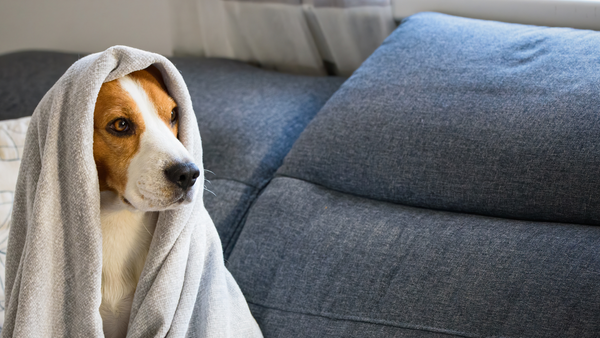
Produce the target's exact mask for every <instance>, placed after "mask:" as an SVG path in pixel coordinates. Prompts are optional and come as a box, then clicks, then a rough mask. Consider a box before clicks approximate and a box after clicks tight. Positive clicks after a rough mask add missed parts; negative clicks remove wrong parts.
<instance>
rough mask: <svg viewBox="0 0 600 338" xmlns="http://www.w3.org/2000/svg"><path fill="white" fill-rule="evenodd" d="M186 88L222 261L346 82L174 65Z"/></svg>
mask: <svg viewBox="0 0 600 338" xmlns="http://www.w3.org/2000/svg"><path fill="white" fill-rule="evenodd" d="M171 61H172V62H173V63H174V64H175V65H176V66H177V68H178V69H179V70H180V71H181V75H182V76H183V78H184V79H185V82H186V83H187V85H188V89H189V91H190V95H191V97H192V103H193V104H194V110H195V112H196V116H197V118H198V126H199V128H200V133H201V135H202V145H203V150H204V168H205V169H208V170H210V171H211V172H212V173H210V172H207V173H205V174H206V178H207V179H208V180H209V181H210V183H208V182H207V183H206V187H207V189H209V190H211V191H213V192H214V195H213V194H211V193H205V194H204V202H205V205H206V209H207V210H208V212H209V213H210V215H211V217H212V219H213V221H214V222H215V226H216V227H217V230H218V231H219V234H220V236H221V242H222V243H223V250H224V251H225V258H227V255H228V253H229V252H230V251H231V249H232V248H233V245H234V244H235V240H236V238H237V236H238V235H239V231H240V230H241V226H242V223H243V221H242V219H243V217H244V216H245V214H246V211H247V210H248V208H249V207H250V205H251V203H252V202H253V201H254V200H255V198H256V196H257V195H258V193H259V192H260V191H261V190H262V189H263V188H264V186H265V185H266V184H267V183H268V182H269V181H270V180H271V178H272V177H273V174H274V173H275V171H276V170H277V168H279V166H280V165H281V163H282V162H283V158H284V157H285V155H286V154H287V153H288V151H289V150H290V148H291V147H292V145H293V144H294V141H296V139H297V138H298V136H299V135H300V133H301V132H302V130H304V128H305V127H306V125H307V124H308V123H309V122H310V120H311V119H312V118H313V117H314V115H316V113H317V112H318V111H319V109H321V107H322V106H323V105H324V104H325V102H326V101H327V99H329V97H330V96H331V95H332V94H333V93H334V92H335V91H336V90H337V89H338V88H339V86H340V85H341V84H342V82H343V81H344V78H340V77H312V76H298V75H289V74H282V73H277V72H273V71H265V70H263V69H258V68H256V67H252V66H249V65H247V64H244V63H241V62H234V61H230V60H220V59H198V58H171Z"/></svg>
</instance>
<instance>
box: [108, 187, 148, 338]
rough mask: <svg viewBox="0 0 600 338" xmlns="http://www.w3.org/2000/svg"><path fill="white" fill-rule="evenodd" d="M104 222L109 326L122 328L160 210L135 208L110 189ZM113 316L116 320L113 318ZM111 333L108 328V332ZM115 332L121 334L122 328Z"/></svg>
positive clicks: (125, 322)
mask: <svg viewBox="0 0 600 338" xmlns="http://www.w3.org/2000/svg"><path fill="white" fill-rule="evenodd" d="M100 196H101V204H100V220H101V225H102V289H103V291H104V290H106V289H107V288H108V289H110V290H111V291H112V292H102V295H103V298H102V306H101V307H100V311H101V313H103V318H104V326H105V330H112V329H115V330H118V331H120V330H122V329H124V330H125V332H126V330H127V327H126V326H125V327H124V328H119V325H118V323H121V324H122V323H124V324H125V325H126V324H127V323H128V320H127V319H125V318H123V317H124V316H125V317H127V318H128V317H129V311H130V309H131V301H133V294H134V292H135V286H136V285H137V283H138V280H139V278H140V275H141V273H142V270H143V268H144V262H145V261H146V256H147V254H148V249H149V248H150V243H151V242H152V234H153V233H154V228H155V226H156V220H157V218H158V213H157V212H143V211H139V210H135V209H134V208H133V207H131V206H130V205H128V204H126V203H125V202H123V201H122V200H121V199H120V198H119V197H118V196H117V194H115V193H113V192H110V191H103V192H101V193H100ZM110 318H113V319H114V321H111V320H110ZM105 333H108V332H105ZM115 333H116V334H115V335H110V334H107V336H120V334H119V333H120V332H119V333H117V332H115Z"/></svg>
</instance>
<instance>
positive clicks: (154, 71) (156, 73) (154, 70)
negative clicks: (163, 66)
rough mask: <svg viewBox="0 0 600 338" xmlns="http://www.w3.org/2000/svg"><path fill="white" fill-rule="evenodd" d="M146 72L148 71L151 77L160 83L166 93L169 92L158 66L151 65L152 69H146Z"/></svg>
mask: <svg viewBox="0 0 600 338" xmlns="http://www.w3.org/2000/svg"><path fill="white" fill-rule="evenodd" d="M145 70H146V71H148V73H150V75H152V77H153V78H155V79H156V81H158V83H159V84H160V86H161V87H162V89H164V90H165V91H166V92H168V90H167V86H166V85H165V81H163V77H162V74H161V73H160V70H158V68H156V66H154V65H151V66H150V67H148V68H146V69H145Z"/></svg>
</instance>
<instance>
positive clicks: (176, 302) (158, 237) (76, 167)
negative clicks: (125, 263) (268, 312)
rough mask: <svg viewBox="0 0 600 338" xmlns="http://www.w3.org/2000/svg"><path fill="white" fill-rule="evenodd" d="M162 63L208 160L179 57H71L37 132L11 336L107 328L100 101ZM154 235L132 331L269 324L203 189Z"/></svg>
mask: <svg viewBox="0 0 600 338" xmlns="http://www.w3.org/2000/svg"><path fill="white" fill-rule="evenodd" d="M152 64H154V65H155V66H156V67H157V68H158V69H160V70H161V72H162V74H163V77H164V80H165V83H166V85H167V88H168V90H169V93H170V94H171V96H172V97H173V98H174V99H175V101H176V102H177V103H178V106H179V112H180V125H179V139H180V140H181V142H182V143H183V145H184V146H185V147H186V148H187V149H188V151H189V153H190V154H191V155H192V157H193V158H194V162H196V163H198V164H200V163H202V147H201V141H200V134H199V132H198V126H197V124H196V121H195V116H194V113H193V109H192V103H191V100H190V96H189V93H188V91H187V88H186V86H185V83H184V81H183V78H182V77H181V75H180V74H179V71H178V70H177V69H176V68H175V67H174V66H173V65H172V64H171V63H170V62H169V61H168V60H167V59H165V58H164V57H162V56H160V55H157V54H152V53H148V52H143V51H140V50H137V49H133V48H128V47H122V46H116V47H112V48H109V49H107V50H106V51H105V52H102V53H97V54H93V55H90V56H87V57H85V58H82V59H80V60H79V61H78V62H76V63H75V64H74V65H73V66H71V67H70V68H69V70H68V71H67V72H66V73H65V75H63V76H62V77H61V78H60V80H59V81H58V82H57V83H56V84H55V85H54V86H53V87H52V89H50V91H49V92H48V93H47V94H46V95H45V96H44V98H43V99H42V101H41V102H40V104H39V105H38V106H37V108H36V110H35V112H34V114H33V117H32V119H31V123H30V126H29V129H28V132H27V139H26V143H25V149H24V153H23V160H22V164H21V167H20V172H19V180H18V182H17V189H16V192H15V202H14V211H13V220H12V225H11V230H10V239H9V249H8V255H7V261H6V277H7V281H6V304H7V307H6V319H5V325H4V328H3V331H2V335H3V337H50V336H52V337H66V336H74V337H102V336H103V332H102V319H101V317H100V313H99V311H98V309H99V307H100V303H101V291H100V287H101V274H102V272H101V269H102V239H101V230H100V193H99V186H98V176H97V172H96V166H95V163H94V157H93V137H92V136H93V115H94V106H95V101H96V97H97V95H98V92H99V90H100V86H101V85H102V83H103V82H105V81H111V80H114V79H117V78H120V77H122V76H124V75H126V74H129V73H131V72H133V71H136V70H140V69H144V68H146V67H148V66H150V65H152ZM200 167H201V169H202V166H200ZM200 172H201V174H200V177H199V178H198V179H199V180H200V181H203V179H204V175H203V170H200ZM153 237H154V238H153V241H152V243H151V245H150V250H149V252H148V256H147V259H146V263H145V266H144V270H143V272H142V275H141V276H140V280H139V283H138V285H137V289H136V292H135V296H134V299H133V305H132V309H131V317H130V321H129V329H128V334H127V336H128V337H164V336H169V337H182V336H189V337H221V336H222V337H260V336H261V333H260V330H259V329H258V326H257V325H256V322H255V321H254V319H253V318H252V315H251V314H250V311H249V309H248V306H247V304H246V302H245V299H244V297H243V295H242V293H241V292H240V289H239V288H238V286H237V284H236V283H235V281H234V280H233V278H232V277H231V275H230V274H229V272H228V271H227V269H226V268H225V266H224V264H223V256H222V251H221V244H220V242H219V237H218V235H217V231H216V230H215V227H214V225H213V223H212V221H211V219H210V217H209V215H208V213H207V211H206V209H205V208H204V203H203V200H202V194H197V196H196V198H195V199H194V202H192V203H191V204H189V205H186V206H184V207H181V208H179V209H175V210H169V211H165V212H161V213H160V214H159V217H158V223H157V225H156V230H155V232H154V235H153Z"/></svg>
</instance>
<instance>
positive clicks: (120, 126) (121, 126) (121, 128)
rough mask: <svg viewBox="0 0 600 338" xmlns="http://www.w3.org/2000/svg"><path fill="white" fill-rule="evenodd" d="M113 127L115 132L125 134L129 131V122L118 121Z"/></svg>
mask: <svg viewBox="0 0 600 338" xmlns="http://www.w3.org/2000/svg"><path fill="white" fill-rule="evenodd" d="M112 127H113V129H114V130H115V131H117V132H119V133H123V132H126V131H128V130H129V122H127V120H125V119H118V120H116V121H115V122H113V124H112Z"/></svg>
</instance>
